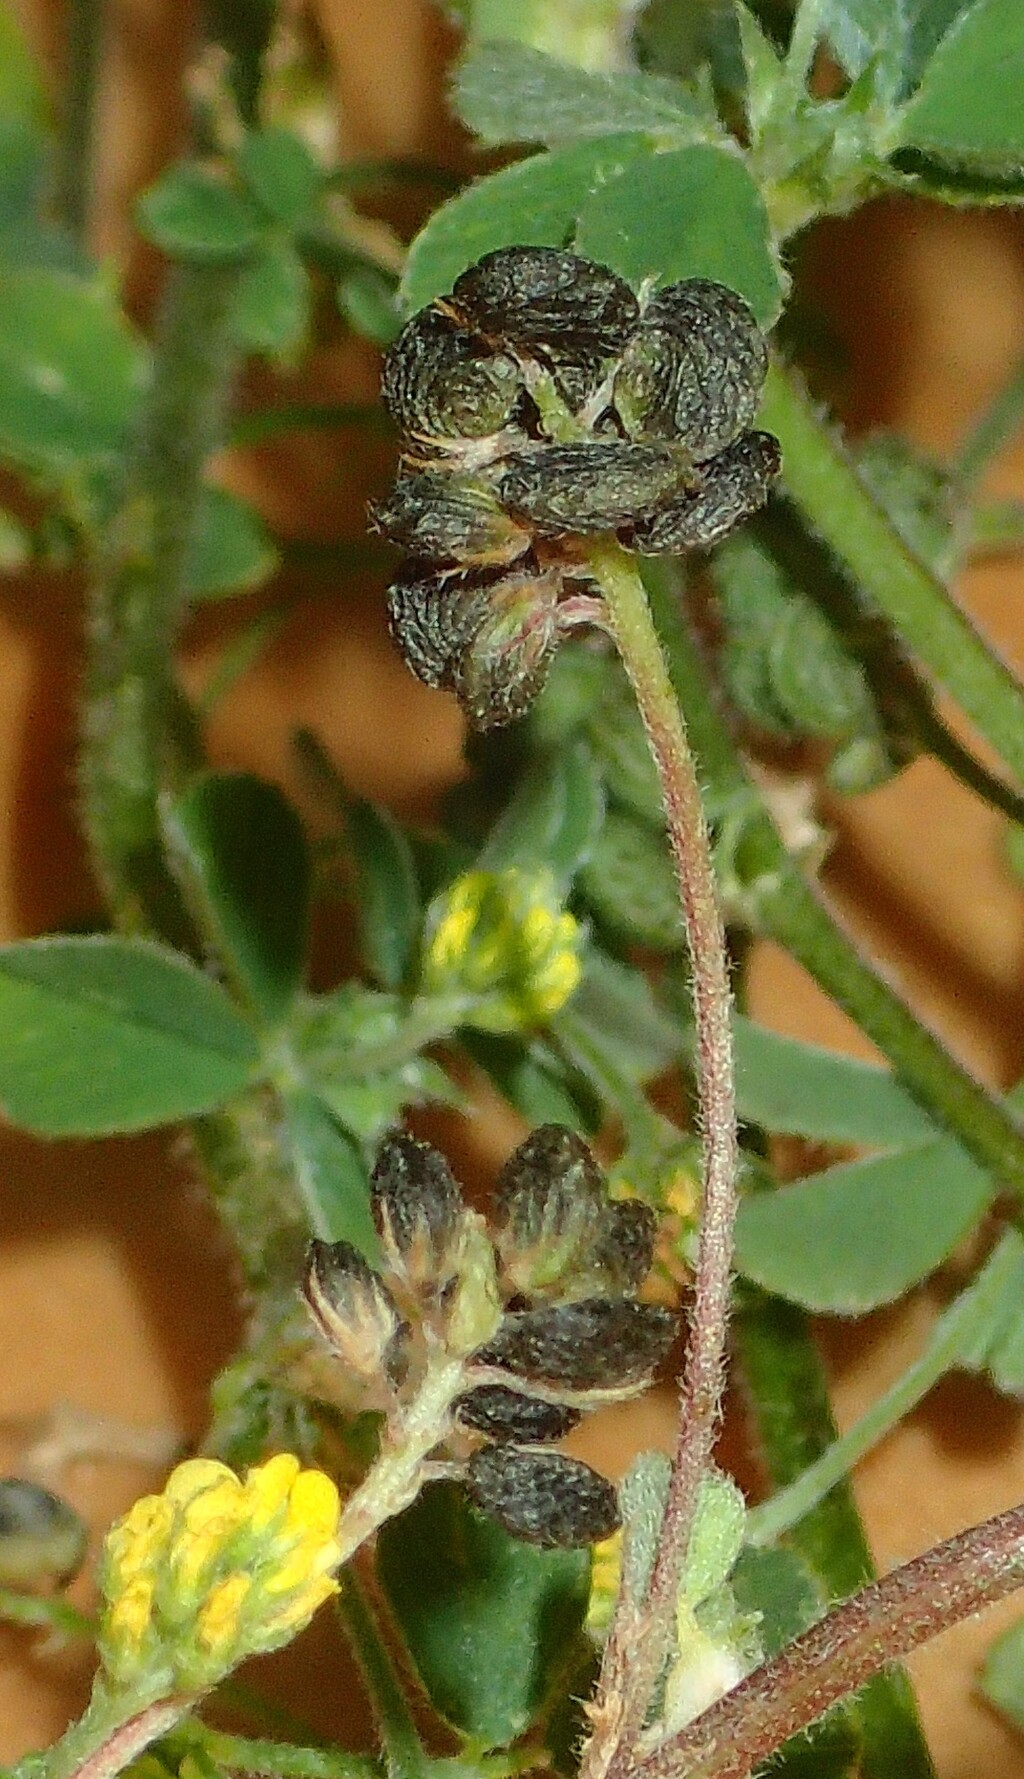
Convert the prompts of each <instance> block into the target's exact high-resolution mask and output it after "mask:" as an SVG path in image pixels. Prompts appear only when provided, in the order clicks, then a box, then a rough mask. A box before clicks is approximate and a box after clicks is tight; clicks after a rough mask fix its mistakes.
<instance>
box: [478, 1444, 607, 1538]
mask: <svg viewBox="0 0 1024 1779" xmlns="http://www.w3.org/2000/svg"><path fill="white" fill-rule="evenodd" d="M466 1483H467V1488H468V1490H469V1494H470V1499H471V1500H473V1501H474V1502H475V1503H476V1505H477V1507H479V1508H481V1509H482V1510H483V1512H484V1513H486V1514H489V1515H490V1516H491V1518H492V1519H495V1520H497V1522H498V1524H499V1525H500V1526H503V1527H504V1529H505V1531H506V1532H509V1533H511V1535H512V1537H513V1538H522V1539H524V1540H525V1541H526V1543H528V1544H541V1545H546V1546H548V1547H549V1548H551V1549H554V1548H557V1547H559V1546H562V1547H564V1548H571V1547H572V1546H574V1545H581V1544H597V1543H598V1542H599V1541H600V1540H601V1539H602V1538H608V1537H610V1536H611V1534H612V1533H613V1532H614V1531H615V1530H616V1528H617V1526H618V1524H619V1509H618V1502H617V1500H616V1495H615V1490H614V1489H613V1488H612V1485H611V1483H610V1482H607V1481H606V1479H605V1478H604V1477H603V1476H598V1474H597V1472H596V1470H591V1469H590V1467H589V1465H587V1464H581V1463H580V1462H579V1460H578V1459H577V1458H566V1457H565V1456H563V1454H562V1453H561V1452H538V1451H530V1450H523V1449H521V1448H520V1447H518V1446H509V1445H500V1446H495V1445H490V1446H483V1447H482V1448H481V1450H480V1451H478V1452H474V1454H473V1456H472V1458H471V1459H470V1461H469V1468H468V1472H467V1478H466Z"/></svg>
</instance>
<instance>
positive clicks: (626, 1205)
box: [305, 1125, 677, 1546]
mask: <svg viewBox="0 0 1024 1779" xmlns="http://www.w3.org/2000/svg"><path fill="white" fill-rule="evenodd" d="M372 1204H373V1213H374V1221H375V1223H376V1227H377V1231H378V1235H379V1237H380V1246H381V1255H382V1258H381V1262H380V1265H379V1267H378V1268H374V1267H371V1266H370V1265H369V1264H368V1262H367V1261H366V1260H365V1259H364V1257H363V1256H362V1255H361V1254H360V1253H359V1252H358V1251H357V1250H356V1249H355V1248H353V1247H352V1246H350V1245H349V1244H348V1243H346V1242H335V1243H328V1242H322V1241H314V1242H313V1243H312V1244H311V1246H310V1250H309V1256H308V1262H307V1269H306V1277H305V1296H306V1302H307V1305H308V1307H309V1309H310V1311H311V1313H312V1316H313V1320H314V1322H315V1324H316V1326H317V1328H318V1329H319V1331H320V1333H321V1335H322V1336H323V1337H324V1338H325V1339H326V1340H327V1342H328V1343H329V1345H330V1347H331V1348H332V1350H333V1352H334V1353H335V1355H336V1356H337V1358H338V1359H339V1360H340V1361H341V1362H342V1363H343V1364H344V1365H345V1366H346V1368H347V1370H348V1372H349V1373H350V1375H351V1376H353V1377H354V1378H356V1379H358V1381H359V1383H360V1385H361V1393H362V1398H363V1403H364V1406H365V1407H367V1408H373V1409H376V1410H378V1411H380V1412H382V1413H383V1415H384V1416H385V1421H384V1431H383V1435H382V1439H383V1447H382V1449H385V1448H389V1449H391V1450H393V1451H395V1452H399V1451H401V1450H402V1449H403V1445H404V1444H405V1443H406V1442H407V1441H408V1439H409V1437H410V1430H412V1429H415V1430H416V1437H417V1438H419V1439H420V1441H421V1444H423V1435H422V1419H423V1414H424V1412H425V1411H424V1404H426V1403H428V1402H429V1403H430V1404H432V1410H431V1412H432V1413H433V1414H434V1415H435V1416H436V1420H435V1421H434V1423H433V1424H432V1425H431V1427H430V1429H429V1433H428V1436H427V1439H426V1442H425V1444H423V1450H424V1452H425V1462H426V1471H425V1472H424V1475H426V1474H433V1475H448V1476H451V1475H457V1476H459V1477H460V1478H461V1479H462V1480H463V1481H464V1483H465V1486H466V1488H467V1490H468V1492H469V1495H470V1497H471V1499H472V1500H473V1501H474V1502H475V1504H476V1505H477V1506H478V1507H479V1508H481V1509H482V1510H483V1511H484V1512H485V1513H487V1514H490V1515H491V1516H492V1517H493V1518H494V1519H496V1520H498V1521H499V1523H500V1524H501V1525H502V1526H503V1527H504V1528H505V1529H506V1531H508V1532H510V1533H511V1534H512V1535H513V1536H515V1537H517V1538H522V1539H525V1540H527V1541H529V1542H531V1543H534V1544H541V1545H552V1546H554V1545H566V1546H568V1545H578V1544H588V1543H591V1542H595V1541H597V1540H599V1539H602V1538H605V1537H607V1536H608V1535H609V1534H610V1533H611V1532H612V1531H613V1530H614V1529H615V1527H616V1526H617V1525H618V1521H619V1515H618V1508H617V1504H616V1496H615V1490H614V1489H613V1487H612V1485H611V1484H610V1483H609V1482H607V1481H606V1480H605V1478H604V1477H602V1476H599V1475H598V1474H597V1472H596V1471H594V1470H591V1469H590V1468H589V1466H588V1465H586V1464H583V1463H581V1462H580V1461H579V1460H578V1459H575V1458H570V1457H567V1456H566V1455H565V1454H564V1453H562V1452H558V1451H553V1450H552V1449H551V1447H552V1444H553V1443H554V1442H556V1441H558V1440H560V1439H562V1438H563V1437H564V1436H565V1435H566V1434H567V1433H569V1432H570V1431H571V1429H572V1428H573V1427H574V1426H576V1424H577V1423H578V1422H579V1420H580V1419H581V1418H582V1416H583V1415H584V1414H585V1413H587V1411H588V1410H591V1409H594V1408H597V1407H599V1406H600V1405H601V1404H602V1403H606V1402H614V1401H620V1400H622V1399H624V1398H626V1397H629V1396H633V1395H636V1394H637V1393H638V1392H639V1391H640V1390H642V1389H643V1388H644V1387H645V1386H646V1385H647V1384H649V1383H650V1381H651V1379H652V1377H653V1375H654V1372H655V1370H656V1368H657V1366H658V1365H659V1363H660V1362H661V1361H662V1360H663V1359H664V1358H665V1357H666V1355H667V1353H668V1352H669V1349H670V1348H671V1346H672V1344H673V1341H674V1339H675V1336H676V1331H677V1318H676V1316H675V1314H674V1312H672V1311H671V1310H667V1309H665V1308H663V1307H661V1306H660V1305H653V1304H647V1303H641V1302H640V1301H639V1299H638V1292H639V1290H640V1287H641V1285H642V1284H643V1282H644V1279H645V1278H646V1276H647V1273H648V1271H649V1270H650V1266H651V1261H652V1257H653V1249H654V1234H655V1219H654V1214H653V1212H652V1211H651V1210H650V1208H649V1207H648V1206H647V1205H644V1204H642V1203H641V1202H640V1200H639V1199H628V1200H622V1201H616V1200H613V1199H612V1198H611V1197H610V1196H609V1192H608V1185H607V1181H606V1180H605V1177H604V1175H603V1174H602V1172H601V1170H600V1168H599V1167H598V1166H597V1164H596V1163H595V1161H594V1159H593V1157H592V1155H591V1154H590V1151H589V1150H588V1148H587V1147H586V1145H585V1144H584V1143H583V1142H582V1141H581V1140H580V1138H579V1137H578V1136H576V1135H575V1133H574V1132H572V1131H570V1130H567V1129H565V1128H563V1127H562V1126H560V1125H542V1126H541V1127H540V1128H539V1129H537V1130H535V1131H534V1132H533V1133H532V1135H530V1136H529V1137H527V1138H526V1140H525V1142H523V1143H521V1144H520V1146H519V1147H518V1149H516V1150H515V1152H514V1153H513V1154H512V1155H511V1156H510V1157H509V1159H508V1161H507V1162H506V1163H505V1166H504V1168H503V1169H502V1171H501V1174H500V1176H499V1179H498V1183H497V1191H496V1196H495V1208H494V1214H493V1218H492V1220H491V1223H490V1224H486V1223H485V1222H484V1219H483V1218H482V1217H481V1216H480V1215H479V1214H478V1213H477V1212H475V1211H473V1210H472V1209H470V1207H469V1206H468V1205H467V1204H466V1202H465V1200H464V1198H463V1196H462V1193H461V1191H460V1189H459V1187H458V1185H457V1184H456V1181H455V1179H454V1177H453V1175H452V1173H451V1169H450V1168H449V1166H448V1163H447V1162H446V1161H445V1159H444V1157H443V1156H442V1155H440V1154H439V1153H438V1151H437V1150H436V1149H434V1148H432V1147H431V1146H430V1145H429V1144H428V1143H423V1142H419V1141H417V1140H416V1139H415V1138H413V1137H411V1136H408V1135H406V1134H405V1133H396V1134H395V1135H393V1136H390V1137H389V1138H387V1139H386V1141H385V1142H384V1144H383V1145H382V1147H381V1149H380V1152H379V1154H378V1157H377V1162H376V1166H375V1168H374V1171H373V1179H372Z"/></svg>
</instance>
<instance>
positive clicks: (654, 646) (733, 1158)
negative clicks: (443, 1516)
mask: <svg viewBox="0 0 1024 1779" xmlns="http://www.w3.org/2000/svg"><path fill="white" fill-rule="evenodd" d="M588 566H589V568H590V571H591V574H592V575H593V577H594V579H595V580H596V581H597V582H598V584H599V586H600V588H601V591H602V593H603V595H604V600H605V605H606V609H607V623H608V628H609V629H610V631H611V634H612V636H613V637H614V639H615V643H616V646H617V648H618V651H619V654H620V656H621V659H622V663H623V666H624V667H625V670H626V673H627V675H628V677H629V681H630V684H631V686H632V688H633V693H634V696H635V698H636V701H637V706H638V708H639V711H640V715H641V717H642V719H643V724H644V728H645V730H646V733H647V739H648V743H649V745H650V749H651V753H652V755H653V757H654V762H655V765H656V767H657V770H658V779H659V783H660V786H661V796H662V803H663V806H664V810H665V821H666V826H667V830H668V838H669V844H670V848H671V851H672V857H673V862H674V865H675V872H676V880H677V885H678V889H679V899H680V904H681V907H682V911H683V917H684V921H685V925H686V936H687V945H688V948H689V954H690V965H691V977H692V984H693V990H692V992H693V1003H694V1024H695V1029H696V1061H697V1069H696V1073H697V1096H698V1103H699V1114H700V1124H701V1138H702V1144H703V1194H702V1206H701V1219H700V1233H699V1237H698V1251H697V1260H696V1266H695V1269H694V1294H693V1308H692V1310H691V1315H690V1326H689V1331H688V1338H687V1344H686V1354H685V1358H684V1361H683V1374H682V1378H681V1385H680V1410H679V1434H678V1439H677V1444H676V1452H675V1458H674V1461H673V1466H672V1475H671V1479H670V1482H669V1488H668V1496H667V1499H666V1503H665V1512H664V1516H663V1519H662V1530H661V1537H660V1539H659V1545H658V1553H657V1556H656V1558H655V1562H654V1569H653V1572H652V1575H651V1581H650V1587H649V1590H648V1594H647V1599H646V1601H645V1602H644V1604H643V1607H642V1609H641V1610H642V1618H643V1623H642V1627H638V1626H637V1625H636V1624H635V1623H634V1622H633V1618H632V1611H631V1609H630V1610H627V1607H626V1606H625V1605H624V1606H623V1610H622V1611H621V1612H617V1614H616V1617H615V1619H614V1621H613V1624H612V1628H611V1632H610V1635H609V1638H608V1642H607V1645H606V1648H605V1656H604V1660H603V1662H602V1667H601V1678H600V1682H599V1692H600V1696H601V1701H602V1703H601V1704H600V1705H599V1706H598V1714H597V1717H596V1721H598V1722H599V1723H600V1722H601V1713H602V1711H605V1710H607V1711H610V1712H614V1717H615V1721H614V1722H610V1721H609V1723H608V1728H609V1730H610V1734H609V1735H608V1737H607V1738H603V1737H602V1736H601V1735H600V1734H599V1735H595V1737H594V1740H593V1742H592V1743H591V1745H590V1749H591V1752H590V1753H589V1764H588V1765H587V1771H588V1772H589V1774H590V1779H593V1775H594V1773H595V1771H602V1770H608V1769H611V1770H616V1769H618V1768H621V1767H622V1766H623V1765H624V1764H628V1761H629V1758H630V1751H631V1748H632V1746H633V1744H634V1743H635V1740H636V1737H637V1735H638V1734H639V1732H640V1730H641V1728H642V1725H643V1721H644V1716H645V1714H646V1711H647V1708H648V1706H649V1704H650V1700H651V1695H652V1692H653V1689H654V1687H655V1685H656V1683H657V1680H658V1677H659V1675H660V1673H661V1669H662V1665H663V1661H664V1655H665V1650H666V1647H667V1643H668V1638H669V1635H670V1631H671V1625H672V1620H673V1614H674V1610H675V1598H676V1589H677V1585H678V1578H679V1571H680V1567H681V1564H682V1560H683V1557H684V1556H685V1553H686V1548H687V1544H688V1541H689V1536H690V1530H691V1527H692V1524H693V1516H694V1511H695V1508H696V1504H697V1496H698V1492H699V1489H700V1485H701V1481H702V1479H703V1477H704V1476H705V1474H706V1473H707V1471H708V1469H709V1468H710V1465H711V1461H712V1452H713V1449H714V1441H715V1436H716V1433H717V1431H718V1423H719V1416H720V1413H721V1399H722V1393H723V1388H724V1383H725V1366H726V1328H727V1323H728V1316H729V1294H730V1275H731V1267H732V1248H733V1227H734V1223H735V1218H736V1207H737V1162H738V1148H737V1135H736V1104H735V1091H734V1083H733V1062H732V1030H731V1024H730V1012H731V996H730V988H729V968H728V959H727V953H726V946H725V931H724V927H723V924H722V917H721V914H720V911H719V907H718V895H717V890H716V887H715V876H714V869H713V866H712V860H711V846H710V840H709V837H708V831H707V825H706V823H705V819H704V808H703V804H702V802H701V795H700V786H699V784H698V782H697V773H696V768H695V765H694V761H693V756H692V754H691V752H690V747H689V743H688V741H687V736H686V730H685V727H684V724H683V719H682V716H681V714H680V708H679V705H678V703H677V701H676V697H675V694H674V692H673V689H672V683H671V680H670V679H669V675H668V670H667V667H666V663H665V657H664V655H663V653H662V649H661V644H660V642H659V640H658V635H657V632H656V630H655V628H654V624H653V622H652V619H651V613H650V608H649V606H648V603H647V595H646V593H645V591H644V586H643V582H642V581H641V579H640V576H639V574H638V572H637V568H636V564H635V561H634V559H633V558H632V557H631V556H630V555H628V554H627V552H626V551H625V550H623V549H621V548H620V547H619V545H617V544H615V543H613V542H611V541H605V542H600V543H594V544H593V545H591V547H590V550H589V552H588ZM624 1598H625V1596H623V1599H624ZM627 1621H628V1622H627ZM638 1632H639V1634H638Z"/></svg>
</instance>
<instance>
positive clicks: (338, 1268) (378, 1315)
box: [303, 1241, 407, 1384]
mask: <svg viewBox="0 0 1024 1779" xmlns="http://www.w3.org/2000/svg"><path fill="white" fill-rule="evenodd" d="M303 1293H304V1296H305V1299H306V1306H307V1308H308V1310H309V1313H310V1315H311V1316H312V1318H313V1321H314V1322H315V1324H316V1326H317V1328H318V1329H319V1331H320V1333H321V1334H322V1335H323V1337H324V1339H325V1340H326V1341H327V1343H328V1345H329V1346H330V1347H331V1348H332V1349H333V1350H334V1352H335V1353H336V1354H337V1356H338V1358H339V1359H341V1361H342V1362H343V1364H344V1365H345V1366H346V1367H347V1369H348V1370H349V1371H351V1372H352V1373H353V1374H354V1375H355V1376H356V1377H357V1378H359V1379H360V1381H362V1382H364V1383H367V1384H372V1383H375V1382H376V1381H377V1380H378V1379H379V1377H380V1376H381V1374H382V1373H383V1374H385V1375H386V1376H389V1377H392V1378H398V1377H399V1376H400V1374H401V1371H402V1368H403V1361H404V1356H405V1355H404V1350H403V1349H404V1345H405V1336H406V1333H407V1329H406V1328H405V1325H404V1324H403V1323H402V1321H401V1318H400V1317H399V1314H398V1310H397V1308H396V1307H395V1301H394V1299H393V1297H392V1296H391V1293H390V1291H389V1290H388V1288H387V1286H386V1285H385V1283H384V1281H383V1279H382V1278H380V1276H379V1275H378V1274H377V1273H375V1272H374V1270H373V1268H372V1267H371V1266H368V1265H367V1263H366V1261H365V1260H364V1259H363V1256H362V1255H361V1254H360V1253H359V1250H358V1249H357V1248H354V1247H353V1246H352V1244H351V1242H321V1241H312V1242H310V1244H309V1248H308V1251H307V1255H306V1276H305V1279H304V1281H303Z"/></svg>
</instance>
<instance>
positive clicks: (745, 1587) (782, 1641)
mask: <svg viewBox="0 0 1024 1779" xmlns="http://www.w3.org/2000/svg"><path fill="white" fill-rule="evenodd" d="M730 1579H731V1586H732V1591H733V1594H734V1596H735V1599H736V1604H737V1606H739V1607H741V1608H742V1609H743V1611H745V1612H749V1613H755V1612H756V1613H757V1619H758V1623H757V1634H758V1638H759V1639H760V1642H761V1647H762V1649H763V1650H764V1654H765V1660H768V1658H769V1657H771V1656H773V1655H777V1654H778V1652H779V1650H780V1649H784V1648H785V1647H786V1644H787V1643H792V1641H793V1639H794V1637H799V1635H800V1632H801V1631H806V1630H807V1627H808V1626H809V1625H812V1624H813V1623H814V1621H815V1619H818V1618H820V1617H821V1613H822V1599H821V1595H820V1593H819V1590H818V1587H817V1585H816V1583H815V1580H814V1576H813V1574H812V1573H811V1570H810V1569H809V1568H808V1566H807V1564H806V1563H805V1562H804V1561H803V1558H802V1557H799V1556H798V1555H797V1553H796V1551H794V1550H787V1549H786V1548H785V1547H783V1546H779V1547H778V1548H777V1549H770V1550H763V1549H760V1548H759V1547H757V1546H756V1545H749V1544H748V1545H747V1546H746V1547H745V1549H743V1550H742V1551H741V1552H740V1554H739V1557H738V1559H737V1561H736V1564H735V1566H734V1568H733V1571H732V1576H731V1578H730Z"/></svg>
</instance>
